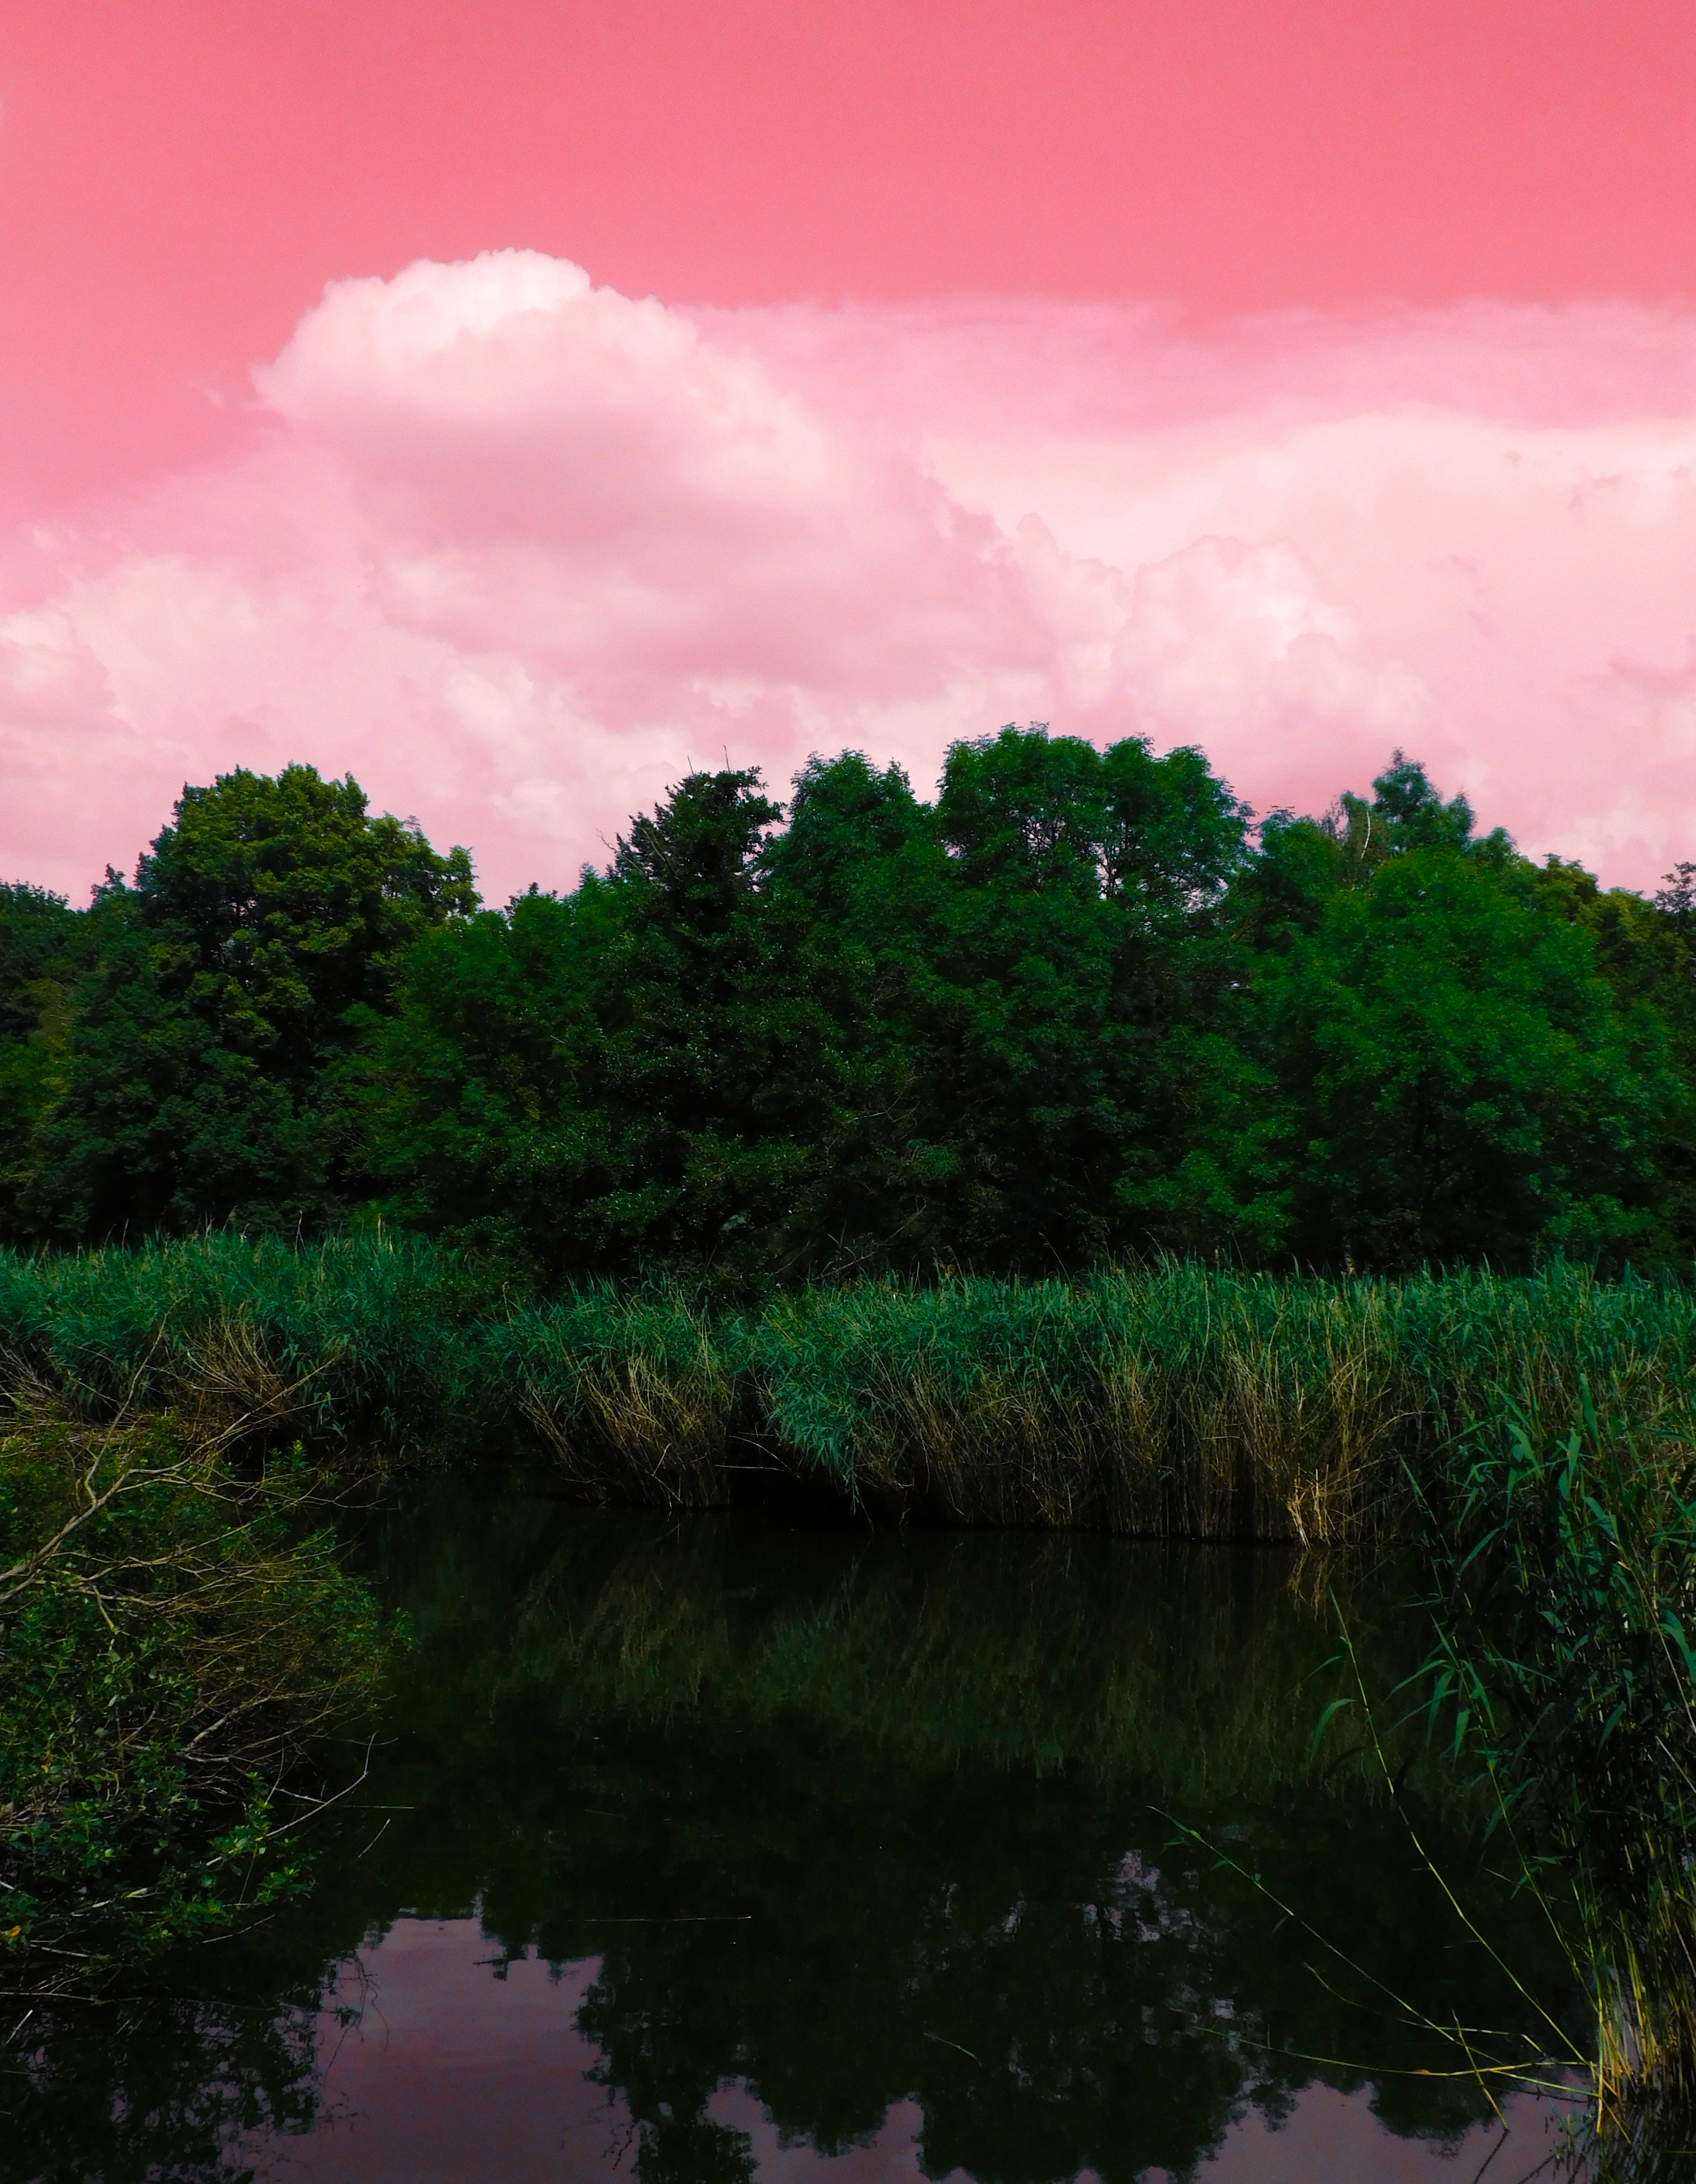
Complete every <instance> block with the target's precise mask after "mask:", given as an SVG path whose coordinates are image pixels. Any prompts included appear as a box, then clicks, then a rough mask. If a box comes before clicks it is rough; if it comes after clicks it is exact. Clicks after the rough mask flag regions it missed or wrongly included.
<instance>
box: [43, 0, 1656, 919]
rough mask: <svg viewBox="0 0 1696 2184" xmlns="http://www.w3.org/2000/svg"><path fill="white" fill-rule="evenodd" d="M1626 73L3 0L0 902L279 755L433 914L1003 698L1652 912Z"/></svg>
mask: <svg viewBox="0 0 1696 2184" xmlns="http://www.w3.org/2000/svg"><path fill="white" fill-rule="evenodd" d="M1691 81H1696V9H1693V8H1690V7H1689V6H1688V0H1681V3H1680V4H1677V5H1675V4H1671V0H1640V4H1637V5H1634V6H1632V8H1608V7H1604V6H1603V5H1600V4H1589V0H1559V4H1555V0H1512V4H1506V3H1505V0H1503V3H1502V4H1496V5H1481V4H1480V0H1468V4H1466V5H1465V6H1462V5H1460V4H1459V0H1452V3H1451V0H1421V4H1418V5H1412V4H1397V3H1396V0H1355V4H1351V5H1339V4H1336V0H1290V4H1285V5H1276V6H1275V5H1268V4H1263V5H1260V6H1258V7H1250V6H1247V5H1243V4H1240V0H1154V4H1144V5H1141V6H1136V7H1132V6H1131V5H1128V4H1126V0H1115V4H1111V5H1109V4H1096V0H1090V4H1076V0H1074V4H1058V0H1048V4H1046V5H1044V6H1043V7H1041V8H1038V7H1037V6H1035V5H1026V4H1019V5H1014V4H1010V0H976V4H962V0H927V4H926V5H924V6H915V5H913V4H912V0H908V4H906V5H904V6H900V7H898V6H895V5H893V4H889V0H859V4H848V0H813V4H807V0H668V4H664V5H655V4H653V0H621V4H620V6H618V7H616V8H614V7H613V6H611V5H609V4H604V0H603V4H602V5H601V6H599V7H597V8H589V7H587V6H585V5H575V4H559V0H553V4H547V5H544V4H541V0H481V4H479V5H478V6H476V7H475V8H473V7H471V6H470V5H469V4H466V5H452V6H447V5H434V6H432V5H429V4H425V0H409V4H407V5H405V6H402V5H400V4H398V0H396V3H395V4H391V0H338V4H336V5H335V6H333V7H332V6H331V5H328V4H320V0H292V4H291V5H290V6H289V7H287V8H276V7H274V6H270V5H267V6H264V7H260V6H259V5H257V4H253V0H219V4H217V5H212V4H209V0H148V4H147V5H142V4H140V0H129V3H128V4H127V5H125V6H115V5H112V4H109V0H106V3H105V4H92V0H52V4H46V0H42V4H36V0H20V4H17V5H14V7H13V8H11V9H9V10H8V12H7V16H6V20H5V23H4V25H0V202H3V203H4V205H5V207H6V216H5V218H4V219H3V220H0V281H3V287H0V294H3V297H4V299H5V315H4V320H3V331H0V404H3V415H4V418H5V427H4V432H3V436H0V759H3V766H4V772H3V779H4V782H5V785H6V786H5V795H4V799H3V802H0V873H3V874H6V875H8V876H15V877H29V878H32V879H38V880H42V881H47V882H49V883H53V884H54V885H57V886H59V887H62V888H64V889H67V890H69V891H70V892H71V893H72V894H74V895H75V896H77V897H79V898H80V897H81V895H82V894H84V892H85V891H86V887H87V885H88V883H89V882H90V881H91V880H92V878H93V877H94V876H95V875H96V874H97V872H99V870H100V869H101V868H102V866H103V865H104V864H105V863H106V862H107V861H108V859H109V860H110V861H114V862H117V863H120V864H127V863H128V862H130V861H131V860H132V859H133V857H134V856H135V855H136V850H138V849H139V848H140V846H141V845H142V843H143V842H144V841H145V840H146V839H147V837H148V836H150V835H151V834H152V833H153V832H154V831H155V830H156V829H157V827H158V824H159V823H160V822H162V820H163V819H164V816H165V815H166V813H167V811H168V809H169V805H170V800H171V799H172V797H173V796H174V795H175V794H176V792H177V791H178V789H179V788H181V784H182V783H183V781H184V780H185V779H206V778H208V777H209V776H210V775H211V774H212V773H213V772H215V771H218V770H220V769H223V768H225V767H228V766H232V765H236V764H240V763H246V764H249V765H253V766H260V767H264V768H267V769H270V768H274V767H275V766H278V765H280V764H281V763H284V762H285V761H286V760H289V759H291V758H303V759H309V760H313V761H314V763H316V764H318V765H319V766H321V767H323V768H325V769H326V770H335V771H342V770H346V769H348V768H351V769H352V770H353V772H356V773H357V774H358V775H359V778H360V779H361V780H362V781H364V783H365V784H366V785H367V787H368V788H370V791H371V793H372V794H373V797H374V799H375V800H376V801H377V802H378V803H379V804H380V805H384V806H386V807H389V808H392V809H395V810H398V811H402V812H406V813H415V814H416V815H417V816H418V817H419V818H420V820H421V821H422V822H424V824H425V826H426V827H427V828H428V830H429V831H430V833H431V835H432V836H433V837H434V838H437V839H439V840H442V841H443V842H446V841H449V840H463V841H464V842H466V843H468V844H470V847H471V848H472V850H473V851H474V853H475V855H476V859H477V862H478V868H479V871H480V873H481V875H482V877H483V879H484V883H485V886H486V889H487V891H488V892H489V893H490V894H491V895H492V896H493V897H496V898H499V897H500V896H503V894H506V893H507V892H509V891H510V890H511V889H514V888H515V887H518V886H520V885H522V884H524V883H526V882H528V881H529V880H531V878H537V879H539V880H541V881H542V883H544V884H553V885H558V884H561V883H569V882H570V879H571V877H573V874H574V872H575V870H576V866H577V865H578V864H579V863H580V862H581V860H582V859H584V858H585V857H590V858H598V857H600V856H601V855H603V844H604V842H605V841H606V839H607V838H609V836H610V835H611V834H612V833H614V831H616V830H617V829H618V828H619V827H620V826H621V825H622V823H623V822H624V820H625V818H626V816H627V814H628V812H629V811H630V810H631V808H632V807H633V806H635V805H642V804H645V803H650V802H651V801H652V800H653V798H654V797H655V795H656V794H659V792H660V790H661V789H662V788H663V786H664V783H665V782H666V781H667V780H668V779H670V778H673V777H675V776H676V773H677V772H679V771H680V770H681V767H682V766H684V765H686V764H687V763H688V762H689V761H690V760H695V761H697V762H701V763H709V764H711V763H717V762H720V760H722V758H723V757H724V756H725V755H728V756H729V757H730V758H731V760H732V761H733V762H737V763H743V762H758V763H760V764H762V765H764V766H765V767H766V769H767V771H768V773H769V774H770V777H772V778H774V779H775V780H776V782H777V783H779V784H780V785H781V784H782V783H786V782H787V777H788V776H789V774H790V772H792V770H793V768H794V766H796V765H798V763H799V762H800V760H802V759H804V757H805V756H806V755H807V754H808V752H809V750H812V749H826V750H830V749H837V748H840V747H842V745H843V744H857V745H859V746H860V747H862V748H864V749H866V750H868V751H870V752H871V753H872V754H873V755H877V756H880V757H881V756H886V755H896V756H899V757H901V758H903V759H904V760H906V761H907V762H908V763H909V765H910V766H912V768H913V770H914V772H915V777H917V778H918V779H919V781H920V783H921V785H928V783H929V782H930V781H931V780H932V779H933V778H934V774H935V769H936V765H937V760H938V759H939V757H940V755H941V753H942V750H943V748H944V746H945V744H946V743H947V742H948V739H949V738H951V737H953V736H956V735H962V734H972V733H981V732H983V731H984V730H987V729H990V728H993V727H996V726H997V725H998V724H999V722H1001V721H1004V720H1008V719H1027V718H1037V719H1046V720H1048V721H1050V722H1051V723H1052V724H1053V725H1054V727H1056V728H1057V729H1067V730H1072V731H1075V732H1077V733H1085V734H1089V735H1092V736H1096V737H1098V738H1101V737H1107V736H1111V735H1119V734H1124V733H1147V734H1148V735H1149V736H1151V737H1152V738H1154V741H1155V743H1156V744H1157V745H1159V746H1162V747H1164V746H1166V745H1169V744H1173V743H1177V742H1197V743H1199V744H1201V745H1202V746H1203V748H1204V749H1206V750H1207V751H1208V752H1209V755H1210V756H1211V757H1212V758H1213V759H1214V760H1215V763H1216V764H1217V765H1218V766H1220V767H1221V770H1222V771H1223V772H1225V773H1226V775H1227V777H1229V778H1230V779H1231V780H1232V782H1233V783H1235V785H1236V786H1237V788H1238V789H1239V791H1241V792H1242V793H1243V794H1245V795H1247V796H1248V797H1249V798H1250V799H1252V800H1253V801H1254V803H1255V804H1257V805H1259V806H1261V807H1262V808H1265V806H1266V805H1269V804H1271V803H1273V802H1276V801H1287V802H1291V803H1294V804H1297V805H1304V806H1310V805H1320V804H1323V803H1325V802H1326V801H1328V800H1329V799H1330V797H1331V796H1332V794H1334V792H1335V791H1336V789H1337V788H1339V787H1341V786H1343V785H1344V784H1345V783H1352V784H1354V785H1357V786H1359V785H1364V783H1365V781H1366V780H1367V778H1368V777H1370V775H1371V772H1374V771H1375V770H1376V768H1377V767H1378V766H1380V765H1381V764H1382V761H1383V760H1384V759H1385V758H1386V757H1387V754H1388V751H1389V749H1390V748H1391V747H1392V746H1393V744H1404V745H1405V746H1406V747H1407V748H1408V749H1410V750H1413V751H1415V752H1417V753H1418V754H1420V755H1423V756H1425V757H1426V759H1427V760H1428V761H1429V762H1430V764H1431V765H1432V768H1433V771H1434V772H1436V773H1437V776H1438V777H1439V778H1440V779H1441V780H1442V781H1443V783H1444V785H1445V786H1447V787H1462V786H1464V787H1465V788H1466V789H1467V790H1468V791H1469V793H1471V794H1472V795H1473V797H1474V799H1475V801H1476V803H1477V805H1479V808H1480V810H1481V812H1482V815H1483V816H1485V817H1486V818H1487V820H1489V821H1492V822H1493V821H1496V820H1502V821H1504V822H1506V823H1507V824H1508V825H1510V827H1512V828H1513V829H1514V830H1515V833H1517V834H1518V835H1519V836H1520V838H1521V841H1522V842H1523V844H1524V845H1525V846H1526V848H1528V849H1530V850H1535V851H1538V852H1541V851H1543V850H1547V849H1559V850H1563V851H1565V852H1567V853H1569V854H1573V855H1581V856H1582V857H1584V858H1585V859H1586V860H1587V861H1589V862H1591V863H1592V864H1593V866H1596V867H1597V868H1599V870H1600V871H1601V872H1603V874H1604V877H1607V878H1609V879H1613V880H1621V881H1626V882H1628V883H1632V884H1652V883H1653V882H1654V877H1655V876H1656V875H1657V874H1658V873H1659V872H1661V871H1662V870H1664V869H1665V866H1666V865H1667V864H1669V863H1671V861H1673V860H1674V859H1675V858H1677V857H1681V856H1696V482H1693V481H1696V122H1693V120H1692V119H1691V115H1690V107H1689V100H1688V85H1689V83H1690V82H1691ZM580 269H582V270H580Z"/></svg>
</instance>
